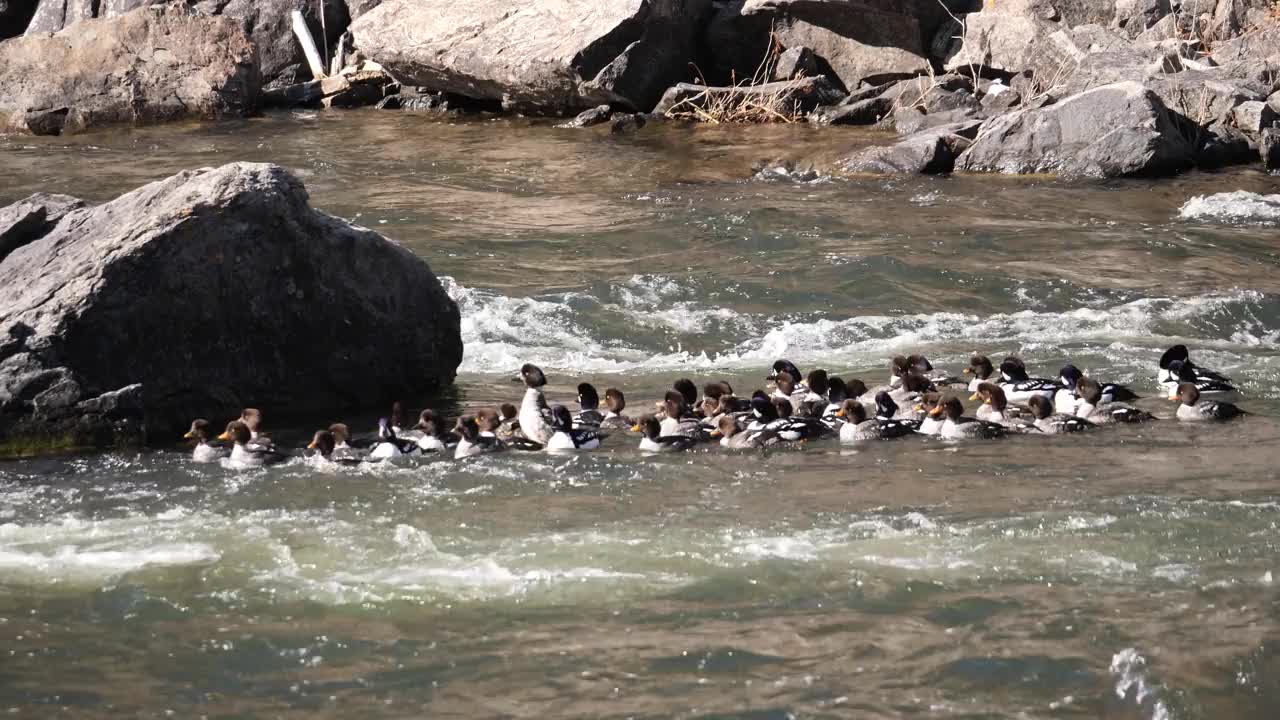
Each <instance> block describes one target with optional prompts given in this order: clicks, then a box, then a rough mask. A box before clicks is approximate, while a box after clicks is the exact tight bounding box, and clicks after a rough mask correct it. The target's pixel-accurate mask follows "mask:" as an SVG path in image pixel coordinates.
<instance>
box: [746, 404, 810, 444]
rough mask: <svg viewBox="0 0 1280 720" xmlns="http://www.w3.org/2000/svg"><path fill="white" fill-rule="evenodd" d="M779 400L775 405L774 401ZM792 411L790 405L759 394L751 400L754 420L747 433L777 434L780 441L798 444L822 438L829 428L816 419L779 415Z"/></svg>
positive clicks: (748, 426)
mask: <svg viewBox="0 0 1280 720" xmlns="http://www.w3.org/2000/svg"><path fill="white" fill-rule="evenodd" d="M775 400H777V402H776V403H775V402H774V401H775ZM789 409H790V403H789V402H788V401H786V400H783V399H780V398H770V397H769V396H767V395H765V394H764V393H757V394H755V395H753V396H752V398H751V414H752V416H753V419H752V421H751V423H750V424H749V425H747V428H746V431H747V432H761V431H767V432H771V433H775V434H776V435H777V436H778V439H779V440H780V441H784V442H797V441H800V440H811V439H814V438H817V437H820V436H821V435H823V434H824V433H825V432H827V428H826V426H825V425H823V424H822V422H821V421H819V420H817V419H815V418H793V417H790V416H789V415H788V416H785V417H784V416H783V415H781V414H779V410H782V411H786V410H789Z"/></svg>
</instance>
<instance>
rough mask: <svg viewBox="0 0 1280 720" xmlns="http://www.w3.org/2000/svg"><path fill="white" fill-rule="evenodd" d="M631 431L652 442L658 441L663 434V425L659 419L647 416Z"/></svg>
mask: <svg viewBox="0 0 1280 720" xmlns="http://www.w3.org/2000/svg"><path fill="white" fill-rule="evenodd" d="M631 431H632V432H638V433H640V434H641V435H644V436H645V437H647V438H649V439H650V440H657V439H658V436H660V435H661V434H662V423H660V422H658V418H657V417H655V416H653V415H645V416H644V417H642V418H640V422H638V423H636V424H635V426H634V427H632V428H631Z"/></svg>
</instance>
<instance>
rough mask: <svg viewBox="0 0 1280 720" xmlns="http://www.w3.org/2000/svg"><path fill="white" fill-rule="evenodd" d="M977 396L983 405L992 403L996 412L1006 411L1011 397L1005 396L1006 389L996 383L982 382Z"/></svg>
mask: <svg viewBox="0 0 1280 720" xmlns="http://www.w3.org/2000/svg"><path fill="white" fill-rule="evenodd" d="M977 396H978V398H979V399H981V400H982V404H983V405H990V406H991V408H992V409H993V410H995V411H996V412H1004V411H1005V408H1007V407H1009V399H1008V398H1007V397H1005V394H1004V389H1003V388H1001V387H1000V386H999V385H996V384H995V383H982V384H981V385H979V386H978V392H977Z"/></svg>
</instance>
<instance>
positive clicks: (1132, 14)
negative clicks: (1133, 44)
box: [1111, 0, 1173, 38]
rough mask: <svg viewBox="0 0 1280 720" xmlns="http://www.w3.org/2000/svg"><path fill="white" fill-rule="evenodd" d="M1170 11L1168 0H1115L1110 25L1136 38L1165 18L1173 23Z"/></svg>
mask: <svg viewBox="0 0 1280 720" xmlns="http://www.w3.org/2000/svg"><path fill="white" fill-rule="evenodd" d="M1172 12H1173V8H1172V7H1171V5H1170V2H1169V0H1116V2H1115V16H1114V17H1113V18H1112V20H1111V27H1113V28H1115V29H1116V30H1119V31H1121V32H1123V33H1124V34H1125V35H1126V36H1128V37H1130V38H1136V37H1138V36H1139V35H1141V34H1143V33H1145V32H1146V31H1147V30H1149V29H1151V28H1152V27H1153V26H1155V25H1156V24H1157V23H1159V22H1161V21H1163V20H1165V19H1166V18H1168V19H1169V22H1170V23H1173V18H1172V17H1171V16H1170V13H1172Z"/></svg>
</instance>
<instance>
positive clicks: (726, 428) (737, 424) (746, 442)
mask: <svg viewBox="0 0 1280 720" xmlns="http://www.w3.org/2000/svg"><path fill="white" fill-rule="evenodd" d="M711 436H712V437H713V438H719V439H720V446H721V447H724V448H728V449H730V450H752V449H756V448H766V447H771V446H773V445H777V444H778V443H780V442H782V438H781V437H779V436H778V433H776V432H774V431H773V430H765V429H756V430H749V429H747V428H745V427H744V426H743V423H742V421H741V420H740V419H739V418H736V417H734V416H733V415H721V416H720V420H719V421H717V423H716V429H715V430H712V431H711Z"/></svg>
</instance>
